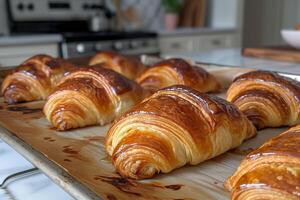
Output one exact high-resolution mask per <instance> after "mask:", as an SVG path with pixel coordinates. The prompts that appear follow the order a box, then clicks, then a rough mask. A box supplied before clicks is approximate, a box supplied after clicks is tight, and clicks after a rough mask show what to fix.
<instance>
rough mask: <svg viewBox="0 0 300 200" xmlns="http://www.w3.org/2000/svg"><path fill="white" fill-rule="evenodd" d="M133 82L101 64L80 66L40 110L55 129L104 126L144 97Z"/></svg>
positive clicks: (141, 89)
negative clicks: (42, 110)
mask: <svg viewBox="0 0 300 200" xmlns="http://www.w3.org/2000/svg"><path fill="white" fill-rule="evenodd" d="M144 95H145V93H144V90H143V88H142V87H140V86H139V85H138V84H137V83H135V82H134V81H131V80H129V79H127V78H126V77H124V76H122V75H121V74H118V73H116V72H114V71H112V70H110V69H106V68H102V67H101V66H93V67H84V68H80V69H78V70H76V71H74V72H72V73H70V74H69V75H68V76H66V77H65V78H64V79H63V80H62V81H61V83H60V84H59V85H58V86H57V87H56V89H55V91H54V92H53V94H51V95H50V96H49V98H48V100H47V102H46V104H45V106H44V113H45V115H46V117H47V119H48V120H49V121H50V122H51V124H52V125H53V126H54V127H55V128H56V129H58V130H68V129H72V128H78V127H84V126H88V125H95V124H99V125H104V124H106V123H109V122H111V121H112V120H113V119H114V118H115V117H116V116H118V115H119V114H121V113H123V112H124V111H126V110H127V109H128V108H130V107H131V106H133V105H135V104H136V103H138V102H140V101H142V100H143V98H144Z"/></svg>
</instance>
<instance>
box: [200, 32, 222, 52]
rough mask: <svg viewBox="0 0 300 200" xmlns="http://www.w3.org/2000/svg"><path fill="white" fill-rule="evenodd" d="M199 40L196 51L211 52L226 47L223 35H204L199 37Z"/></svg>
mask: <svg viewBox="0 0 300 200" xmlns="http://www.w3.org/2000/svg"><path fill="white" fill-rule="evenodd" d="M199 38H200V39H199V47H198V48H199V49H197V50H200V51H201V50H211V49H217V48H225V47H226V40H225V36H224V35H210V36H207V35H205V36H200V37H199Z"/></svg>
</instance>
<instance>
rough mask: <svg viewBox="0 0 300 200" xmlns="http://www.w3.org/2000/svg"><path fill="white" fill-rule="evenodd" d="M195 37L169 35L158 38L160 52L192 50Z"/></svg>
mask: <svg viewBox="0 0 300 200" xmlns="http://www.w3.org/2000/svg"><path fill="white" fill-rule="evenodd" d="M194 40H195V37H190V36H170V37H161V38H159V47H160V51H161V53H174V52H191V51H193V50H194Z"/></svg>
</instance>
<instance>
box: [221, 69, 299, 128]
mask: <svg viewBox="0 0 300 200" xmlns="http://www.w3.org/2000/svg"><path fill="white" fill-rule="evenodd" d="M227 100H228V101H230V102H232V103H234V104H235V105H236V106H237V107H238V108H239V109H240V110H241V111H242V112H243V113H244V114H246V115H247V117H248V118H249V119H250V120H251V121H252V122H253V123H254V125H255V126H256V127H257V128H259V129H262V128H265V127H280V126H293V125H295V124H298V123H299V122H300V85H299V83H298V82H296V81H294V80H293V79H290V78H285V77H283V76H280V75H278V74H277V73H274V72H267V71H252V72H249V73H246V74H243V75H241V76H239V77H237V78H236V79H235V80H234V81H233V83H232V85H231V86H230V87H229V89H228V91H227Z"/></svg>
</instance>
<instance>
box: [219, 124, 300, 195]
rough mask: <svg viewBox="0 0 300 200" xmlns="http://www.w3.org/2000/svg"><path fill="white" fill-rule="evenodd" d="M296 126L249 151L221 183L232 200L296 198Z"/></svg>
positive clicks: (299, 155)
mask: <svg viewBox="0 0 300 200" xmlns="http://www.w3.org/2000/svg"><path fill="white" fill-rule="evenodd" d="M299 145H300V126H299V125H298V126H296V127H293V128H291V129H289V130H288V131H286V132H284V133H282V134H280V135H279V136H277V137H275V138H273V139H271V140H270V141H268V142H266V143H265V144H263V145H262V146H261V147H260V148H258V149H257V150H255V151H253V152H251V153H250V154H249V155H248V156H247V157H246V158H245V159H244V160H243V161H242V163H241V165H240V167H239V168H238V169H237V171H236V172H235V173H234V174H233V175H232V176H231V177H229V178H228V180H227V181H226V182H225V187H226V188H227V189H228V190H230V191H231V195H232V199H235V200H242V199H254V200H255V199H266V200H268V199H270V200H271V199H286V200H294V199H300V149H299Z"/></svg>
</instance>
